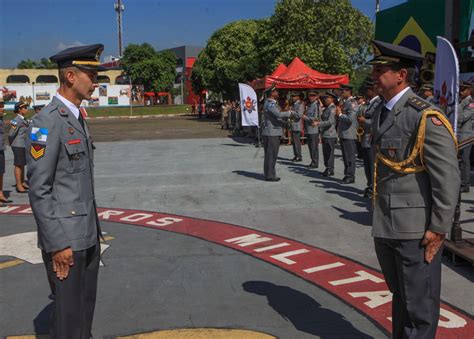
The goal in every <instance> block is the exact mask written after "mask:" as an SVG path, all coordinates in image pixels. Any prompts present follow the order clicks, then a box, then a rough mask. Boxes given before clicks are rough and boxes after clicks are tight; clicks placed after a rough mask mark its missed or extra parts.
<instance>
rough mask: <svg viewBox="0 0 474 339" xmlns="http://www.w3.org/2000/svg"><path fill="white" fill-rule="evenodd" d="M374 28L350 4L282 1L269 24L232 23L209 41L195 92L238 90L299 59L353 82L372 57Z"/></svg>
mask: <svg viewBox="0 0 474 339" xmlns="http://www.w3.org/2000/svg"><path fill="white" fill-rule="evenodd" d="M373 35H374V25H373V23H372V22H371V21H370V19H369V18H368V17H367V16H365V15H364V14H362V13H361V12H360V11H359V10H357V9H356V8H354V7H353V6H352V5H351V3H350V1H349V0H280V1H278V2H277V3H276V5H275V13H274V14H273V15H272V16H271V17H270V18H268V19H263V20H246V21H236V22H233V23H230V24H228V25H226V26H224V27H223V28H221V29H219V30H217V31H216V32H215V33H214V34H213V35H212V36H211V38H210V39H209V41H208V43H207V46H206V47H205V48H204V49H203V50H202V51H201V53H200V54H199V57H198V59H197V61H196V63H195V64H194V67H193V73H192V78H191V79H192V84H193V89H194V91H195V92H196V93H198V92H200V91H201V90H203V89H209V90H211V91H216V92H223V94H224V96H229V93H232V92H233V91H236V88H237V86H236V84H237V82H245V81H249V80H253V79H255V78H257V77H262V76H264V75H266V74H269V73H271V72H272V71H273V70H274V69H275V68H276V66H278V64H280V63H285V64H288V63H289V62H291V61H292V60H293V59H294V58H295V57H299V58H300V59H301V60H302V61H303V62H305V63H306V64H307V65H308V66H310V67H312V68H313V69H316V70H318V71H321V72H324V73H330V74H346V73H348V74H349V75H350V76H351V77H352V76H353V75H354V74H355V69H357V68H358V67H360V66H361V65H363V64H364V63H365V61H366V59H367V57H368V55H369V54H370V53H371V52H370V41H371V40H372V39H373Z"/></svg>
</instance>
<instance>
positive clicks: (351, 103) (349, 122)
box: [337, 85, 359, 184]
mask: <svg viewBox="0 0 474 339" xmlns="http://www.w3.org/2000/svg"><path fill="white" fill-rule="evenodd" d="M341 87H342V98H343V100H344V101H343V106H342V110H341V111H340V113H339V114H338V127H337V129H338V131H337V132H338V137H339V140H340V142H341V150H342V160H343V161H344V178H342V180H341V181H340V183H341V184H352V183H354V182H355V161H356V153H357V147H356V138H357V137H356V129H357V111H358V108H359V107H358V105H357V101H356V100H355V98H354V97H353V96H352V87H351V86H349V85H342V86H341Z"/></svg>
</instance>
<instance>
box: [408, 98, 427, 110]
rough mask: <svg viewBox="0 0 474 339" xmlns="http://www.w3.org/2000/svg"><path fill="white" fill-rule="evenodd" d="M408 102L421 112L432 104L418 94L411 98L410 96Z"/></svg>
mask: <svg viewBox="0 0 474 339" xmlns="http://www.w3.org/2000/svg"><path fill="white" fill-rule="evenodd" d="M407 103H408V104H409V105H410V106H412V107H414V108H415V109H416V110H417V111H420V112H421V111H423V110H425V109H427V108H428V107H430V106H431V104H430V103H429V102H426V101H425V100H423V99H421V98H420V97H417V96H412V97H411V98H409V99H408V100H407Z"/></svg>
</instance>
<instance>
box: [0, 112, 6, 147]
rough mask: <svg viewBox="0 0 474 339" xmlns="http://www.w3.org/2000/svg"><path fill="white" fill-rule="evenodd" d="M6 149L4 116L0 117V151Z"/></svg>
mask: <svg viewBox="0 0 474 339" xmlns="http://www.w3.org/2000/svg"><path fill="white" fill-rule="evenodd" d="M4 150H5V126H4V125H3V117H0V151H4Z"/></svg>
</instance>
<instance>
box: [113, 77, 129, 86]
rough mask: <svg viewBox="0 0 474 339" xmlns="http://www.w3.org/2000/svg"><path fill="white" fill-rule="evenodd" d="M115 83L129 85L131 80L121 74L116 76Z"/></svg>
mask: <svg viewBox="0 0 474 339" xmlns="http://www.w3.org/2000/svg"><path fill="white" fill-rule="evenodd" d="M115 84H116V85H128V84H129V80H128V78H126V77H124V76H122V75H119V76H118V77H116V78H115Z"/></svg>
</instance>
